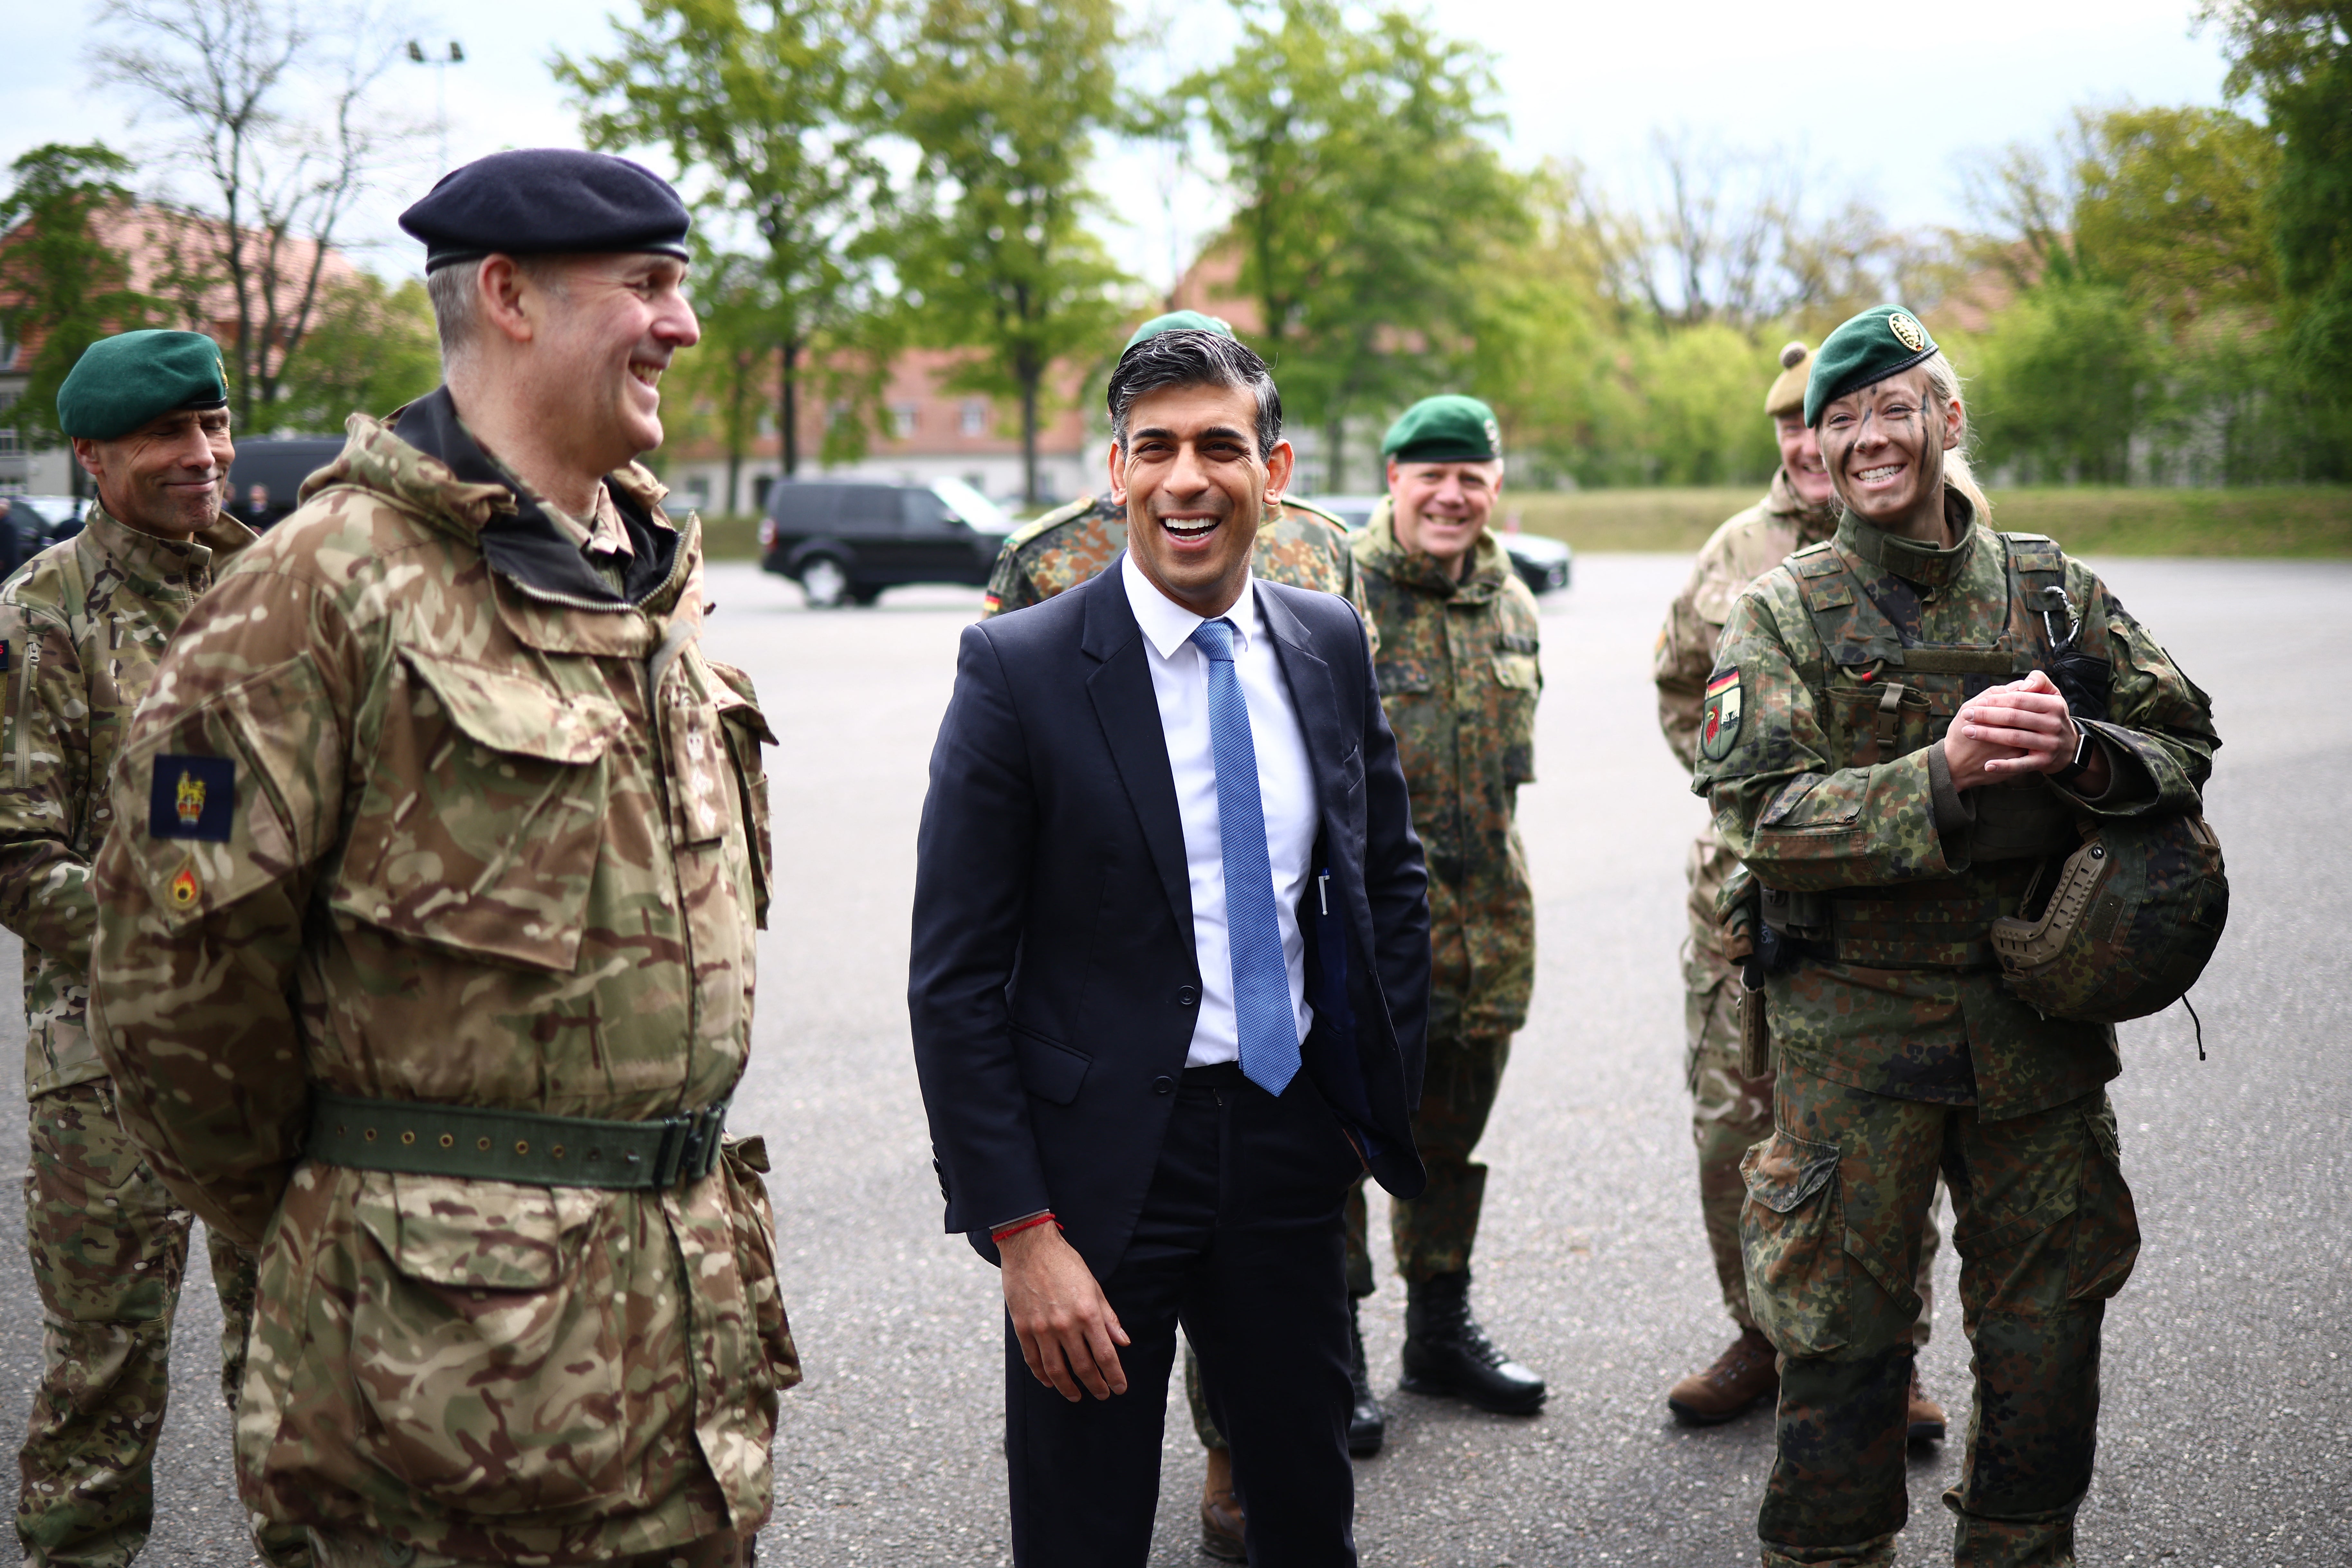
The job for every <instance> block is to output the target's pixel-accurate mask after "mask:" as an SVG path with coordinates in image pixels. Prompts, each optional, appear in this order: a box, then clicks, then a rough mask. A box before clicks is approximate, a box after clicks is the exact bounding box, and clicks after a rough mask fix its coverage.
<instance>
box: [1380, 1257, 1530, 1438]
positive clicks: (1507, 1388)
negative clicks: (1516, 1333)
mask: <svg viewBox="0 0 2352 1568" xmlns="http://www.w3.org/2000/svg"><path fill="white" fill-rule="evenodd" d="M1400 1386H1401V1387H1402V1388H1403V1389H1404V1390H1405V1392H1407V1393H1408V1394H1451V1395H1452V1396H1454V1398H1456V1399H1466V1400H1468V1401H1469V1402H1470V1403H1471V1404H1473V1405H1476V1406H1477V1407H1478V1408H1479V1409H1481V1410H1490V1411H1493V1412H1494V1413H1495V1414H1496V1415H1534V1414H1535V1413H1536V1412H1537V1411H1538V1410H1540V1409H1542V1408H1543V1402H1544V1393H1545V1389H1544V1380H1543V1379H1542V1378H1540V1377H1538V1376H1537V1375H1536V1374H1535V1373H1531V1372H1529V1371H1528V1369H1527V1368H1526V1367H1523V1366H1521V1365H1520V1364H1519V1363H1517V1362H1515V1361H1513V1360H1511V1359H1510V1358H1509V1357H1508V1356H1506V1355H1505V1354H1504V1353H1503V1352H1501V1351H1499V1350H1497V1349H1496V1348H1495V1342H1493V1341H1492V1340H1489V1339H1488V1338H1487V1337H1486V1330H1484V1329H1482V1328H1480V1327H1479V1326H1478V1321H1477V1320H1476V1319H1475V1318H1473V1317H1472V1316H1471V1315H1470V1271H1469V1270H1468V1269H1466V1268H1465V1269H1464V1270H1463V1271H1462V1272H1461V1273H1459V1274H1439V1275H1434V1276H1433V1277H1431V1278H1430V1279H1423V1280H1421V1281H1419V1282H1415V1281H1412V1280H1407V1281H1406V1282H1405V1303H1404V1380H1403V1382H1402V1384H1400Z"/></svg>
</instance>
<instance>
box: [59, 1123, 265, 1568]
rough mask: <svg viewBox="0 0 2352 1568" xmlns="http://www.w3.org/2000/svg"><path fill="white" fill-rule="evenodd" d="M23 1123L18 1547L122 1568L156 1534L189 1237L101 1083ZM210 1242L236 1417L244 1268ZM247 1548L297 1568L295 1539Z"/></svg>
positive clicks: (225, 1372)
mask: <svg viewBox="0 0 2352 1568" xmlns="http://www.w3.org/2000/svg"><path fill="white" fill-rule="evenodd" d="M28 1121H29V1131H30V1133H31V1154H32V1158H31V1162H30V1163H29V1166H28V1168H27V1169H26V1173H25V1231H26V1240H27V1242H28V1243H29V1246H30V1249H31V1253H32V1264H33V1282H34V1285H35V1287H36V1288H37V1289H38V1291H39V1292H40V1297H41V1312H42V1327H43V1334H42V1373H41V1383H40V1386H39V1387H38V1388H37V1389H36V1390H35V1391H34V1394H33V1410H32V1419H31V1422H30V1425H29V1429H28V1430H27V1432H26V1436H25V1447H24V1449H23V1452H22V1453H21V1454H20V1455H19V1457H18V1464H19V1468H21V1470H22V1472H23V1477H24V1480H23V1487H22V1490H21V1491H20V1492H19V1494H18V1498H17V1503H16V1533H17V1535H18V1537H19V1538H20V1540H21V1541H22V1542H23V1544H24V1548H25V1552H26V1562H27V1563H41V1564H68V1563H71V1564H77V1565H80V1564H89V1565H93V1568H96V1565H104V1568H121V1565H122V1564H125V1563H129V1562H130V1561H131V1557H132V1555H133V1554H134V1553H136V1552H138V1551H139V1549H140V1548H141V1547H142V1546H143V1545H144V1544H145V1543H146V1541H147V1532H148V1529H149V1527H150V1525H151V1524H152V1521H153V1519H154V1513H155V1477H154V1463H155V1444H156V1440H157V1438H158V1437H160V1436H162V1434H163V1411H164V1406H165V1404H166V1401H167V1399H168V1397H169V1395H170V1393H171V1367H170V1360H171V1345H172V1315H173V1309H174V1307H176V1306H177V1304H178V1301H179V1295H180V1281H181V1278H182V1275H183V1274H184V1271H185V1269H186V1267H187V1260H188V1233H189V1228H190V1226H191V1224H192V1223H193V1222H192V1219H191V1217H190V1215H188V1213H187V1211H186V1210H184V1209H182V1208H180V1207H179V1206H177V1205H175V1204H174V1203H173V1201H172V1195H171V1194H170V1193H169V1192H168V1191H166V1190H165V1188H164V1186H163V1183H162V1182H160V1181H158V1180H157V1179H156V1178H155V1174H154V1173H153V1172H152V1171H150V1170H149V1169H148V1167H147V1163H146V1162H145V1161H144V1160H142V1158H140V1155H139V1152H138V1150H137V1149H136V1148H135V1147H133V1146H132V1144H131V1141H130V1139H128V1138H127V1137H125V1136H124V1135H123V1132H122V1129H121V1124H120V1123H119V1122H118V1121H116V1120H115V1115H114V1097H113V1091H112V1089H111V1088H110V1085H108V1084H107V1083H105V1082H104V1081H98V1082H91V1083H79V1084H73V1085H69V1086H68V1087H67V1088H64V1089H55V1090H52V1091H51V1092H49V1093H47V1094H44V1095H42V1096H40V1097H39V1098H38V1099H37V1100H33V1101H32V1102H31V1104H30V1106H29V1107H28ZM207 1239H208V1241H209V1244H210V1246H209V1251H210V1254H211V1263H212V1272H213V1283H214V1286H215V1289H217V1290H218V1291H219V1293H220V1299H221V1347H220V1349H221V1394H222V1397H223V1398H224V1399H226V1401H227V1403H228V1406H229V1408H230V1409H231V1410H232V1411H234V1410H235V1409H236V1392H237V1385H238V1384H241V1383H242V1382H243V1381H244V1373H245V1342H246V1331H247V1326H248V1325H249V1324H250V1323H251V1322H252V1320H253V1288H254V1259H253V1258H252V1257H251V1255H250V1254H247V1253H244V1252H241V1251H239V1250H238V1249H237V1248H236V1247H234V1246H232V1245H230V1244H229V1243H228V1242H226V1241H225V1240H223V1239H222V1238H220V1237H216V1236H209V1235H208V1237H207ZM221 1458H222V1460H223V1462H224V1465H226V1462H227V1460H228V1456H227V1455H226V1454H223V1455H222V1456H221ZM260 1544H261V1546H262V1550H263V1552H264V1555H265V1557H266V1558H267V1559H268V1561H269V1562H271V1563H277V1564H280V1565H291V1564H299V1563H307V1562H308V1561H309V1557H308V1549H307V1547H306V1546H304V1545H303V1543H302V1542H300V1541H299V1538H295V1539H292V1540H289V1541H278V1540H276V1539H274V1538H273V1539H272V1540H270V1541H267V1542H262V1543H260Z"/></svg>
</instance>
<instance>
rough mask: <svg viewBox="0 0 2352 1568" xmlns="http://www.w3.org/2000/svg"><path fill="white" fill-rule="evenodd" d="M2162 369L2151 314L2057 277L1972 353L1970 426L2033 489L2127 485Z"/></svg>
mask: <svg viewBox="0 0 2352 1568" xmlns="http://www.w3.org/2000/svg"><path fill="white" fill-rule="evenodd" d="M1959 363H1963V364H1966V363H1969V361H1968V360H1965V359H1964V360H1962V361H1960V362H1959ZM2160 363H2161V362H2160V345H2159V344H2158V342H2157V340H2156V337H2155V334H2154V333H2153V332H2152V331H2151V329H2150V322H2149V320H2148V316H2147V312H2146V311H2145V310H2142V309H2140V308H2139V307H2138V306H2137V305H2135V304H2134V303H2133V301H2132V300H2131V298H2130V295H2129V293H2128V292H2127V291H2126V289H2123V288H2122V287H2121V286H2119V285H2117V284H2114V283H2110V282H2105V281H2102V280H2100V279H2093V278H2085V277H2084V276H2082V275H2081V274H2080V273H2079V272H2076V273H2070V274H2067V275H2064V276H2059V277H2053V278H2051V279H2046V280H2045V281H2044V282H2043V283H2042V285H2041V286H2039V287H2037V288H2035V289H2031V290H2029V291H2028V292H2027V293H2025V294H2024V295H2023V296H2022V297H2021V298H2020V299H2019V300H2017V302H2016V303H2015V304H2013V305H2011V307H2010V308H2009V309H2008V310H2006V311H2004V312H2002V314H2001V316H2000V319H1999V321H1997V322H1995V323H1994V325H1993V327H1992V329H1991V330H1990V331H1989V332H1988V333H1987V334H1986V335H1985V336H1984V337H1983V338H1982V339H1981V340H1980V341H1979V342H1978V343H1977V344H1976V345H1975V353H1974V356H1973V364H1974V373H1975V377H1976V385H1975V387H1974V388H1973V389H1972V391H1971V393H1970V395H1969V418H1970V423H1971V425H1972V426H1973V427H1974V429H1975V431H1976V433H1977V435H1978V437H1979V439H1980V440H1981V441H1982V442H1983V444H1984V448H1985V451H1986V453H1987V455H1988V456H1989V457H1990V458H1991V460H1992V461H1993V462H1994V463H1995V464H1996V465H1999V466H2000V467H2003V468H2009V469H2011V471H2013V472H2014V473H2015V474H2016V475H2017V477H2018V478H2019V479H2022V480H2024V481H2025V482H2027V483H2032V482H2035V481H2037V480H2038V481H2040V482H2042V483H2045V484H2046V483H2060V484H2066V483H2074V484H2106V485H2118V484H2126V483H2128V482H2130V480H2131V478H2132V465H2131V455H2132V438H2133V437H2134V436H2135V435H2137V434H2139V433H2141V432H2143V431H2144V430H2145V429H2146V428H2147V426H2148V424H2149V422H2150V420H2151V417H2152V416H2155V415H2156V414H2157V413H2158V410H2159V408H2160V401H2159V400H2160V399H2161V397H2162V387H2161V384H2160V375H2159V372H2160Z"/></svg>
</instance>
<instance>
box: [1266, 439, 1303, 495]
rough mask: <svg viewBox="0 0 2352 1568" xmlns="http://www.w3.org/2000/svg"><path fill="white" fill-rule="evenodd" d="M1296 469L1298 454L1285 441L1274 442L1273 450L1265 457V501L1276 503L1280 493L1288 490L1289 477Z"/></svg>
mask: <svg viewBox="0 0 2352 1568" xmlns="http://www.w3.org/2000/svg"><path fill="white" fill-rule="evenodd" d="M1297 468H1298V454H1297V452H1296V451H1294V450H1292V449H1291V445H1290V443H1289V442H1287V441H1276V443H1275V444H1274V450H1273V451H1271V452H1268V453H1267V454H1266V455H1265V499H1266V500H1270V501H1277V500H1281V499H1282V492H1283V491H1285V490H1286V489H1289V488H1290V478H1291V475H1292V474H1293V473H1294V472H1296V471H1297Z"/></svg>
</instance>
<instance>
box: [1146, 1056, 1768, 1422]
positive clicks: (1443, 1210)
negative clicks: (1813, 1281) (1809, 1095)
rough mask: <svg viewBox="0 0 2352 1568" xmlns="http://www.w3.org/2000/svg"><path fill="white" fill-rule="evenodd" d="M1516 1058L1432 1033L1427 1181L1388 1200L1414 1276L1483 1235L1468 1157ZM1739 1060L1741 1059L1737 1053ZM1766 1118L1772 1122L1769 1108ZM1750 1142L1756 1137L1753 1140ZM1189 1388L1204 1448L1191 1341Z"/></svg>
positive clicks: (1422, 1123)
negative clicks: (1413, 1193) (1413, 1192)
mask: <svg viewBox="0 0 2352 1568" xmlns="http://www.w3.org/2000/svg"><path fill="white" fill-rule="evenodd" d="M1510 1059H1511V1037H1510V1036H1508V1035H1493V1036H1486V1037H1475V1036H1474V1037H1468V1038H1462V1037H1455V1038H1451V1039H1444V1038H1433V1039H1432V1040H1431V1041H1430V1042H1429V1066H1428V1068H1427V1069H1426V1071H1425V1072H1424V1073H1423V1078H1422V1089H1421V1109H1420V1110H1417V1111H1415V1112H1414V1113H1413V1118H1412V1141H1413V1145H1414V1147H1416V1148H1418V1149H1419V1150H1420V1151H1421V1161H1422V1164H1423V1167H1424V1168H1425V1169H1426V1170H1427V1171H1428V1172H1429V1185H1428V1186H1427V1187H1426V1188H1425V1189H1423V1192H1422V1194H1421V1196H1419V1197H1417V1198H1412V1199H1405V1198H1391V1199H1390V1200H1389V1237H1390V1241H1391V1245H1393V1246H1394V1247H1395V1248H1396V1262H1397V1272H1398V1273H1399V1274H1401V1275H1402V1276H1403V1277H1404V1278H1405V1279H1409V1280H1414V1281H1418V1280H1423V1279H1428V1278H1430V1277H1431V1276H1432V1275H1434V1274H1458V1273H1460V1272H1461V1271H1462V1270H1463V1269H1465V1268H1469V1267H1470V1246H1471V1243H1473V1242H1474V1241H1475V1240H1476V1239H1477V1238H1478V1209H1479V1205H1481V1203H1482V1202H1483V1201H1484V1199H1485V1197H1486V1166H1484V1165H1482V1164H1480V1163H1478V1162H1477V1161H1475V1160H1473V1159H1472V1158H1471V1157H1470V1153H1471V1151H1472V1150H1474V1149H1475V1148H1477V1146H1478V1140H1479V1138H1480V1137H1481V1136H1483V1135H1484V1134H1485V1132H1486V1118H1487V1117H1488V1116H1489V1115H1491V1114H1492V1113H1493V1111H1494V1109H1495V1095H1496V1091H1497V1090H1498V1089H1500V1088H1501V1087H1502V1083H1503V1068H1504V1067H1505V1066H1506V1065H1507V1064H1508V1063H1509V1061H1510ZM1735 1061H1736V1058H1735ZM1765 1120H1766V1121H1767V1122H1769V1121H1770V1116H1769V1112H1768V1114H1767V1116H1766V1118H1765ZM1751 1142H1752V1140H1751ZM1342 1229H1343V1231H1344V1233H1345V1235H1346V1237H1347V1243H1348V1293H1349V1295H1350V1296H1356V1297H1364V1296H1369V1295H1370V1294H1371V1293H1372V1292H1373V1291H1374V1290H1375V1289H1378V1286H1377V1285H1376V1284H1375V1283H1374V1281H1373V1279H1372V1251H1371V1235H1370V1212H1369V1209H1368V1207H1367V1205H1366V1204H1365V1201H1364V1184H1363V1182H1362V1180H1361V1179H1359V1180H1358V1181H1357V1183H1356V1184H1355V1186H1354V1187H1353V1188H1352V1189H1351V1190H1350V1191H1349V1194H1348V1205H1347V1209H1346V1214H1345V1224H1344V1226H1342ZM1184 1393H1185V1394H1186V1396H1187V1397H1188V1398H1189V1399H1190V1400H1191V1402H1192V1429H1193V1430H1194V1431H1195V1432H1198V1433H1199V1434H1200V1436H1201V1444H1202V1447H1208V1448H1222V1447H1224V1446H1225V1440H1224V1438H1223V1436H1221V1435H1220V1434H1219V1433H1218V1431H1217V1426H1216V1423H1215V1422H1213V1421H1212V1420H1210V1419H1209V1406H1208V1402H1207V1400H1206V1399H1205V1398H1204V1397H1203V1396H1202V1393H1201V1370H1200V1367H1199V1365H1198V1363H1195V1362H1194V1360H1193V1358H1192V1347H1191V1346H1190V1345H1187V1346H1185V1348H1184Z"/></svg>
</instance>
